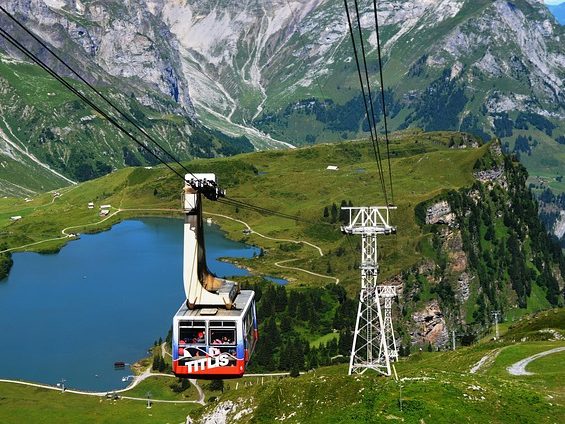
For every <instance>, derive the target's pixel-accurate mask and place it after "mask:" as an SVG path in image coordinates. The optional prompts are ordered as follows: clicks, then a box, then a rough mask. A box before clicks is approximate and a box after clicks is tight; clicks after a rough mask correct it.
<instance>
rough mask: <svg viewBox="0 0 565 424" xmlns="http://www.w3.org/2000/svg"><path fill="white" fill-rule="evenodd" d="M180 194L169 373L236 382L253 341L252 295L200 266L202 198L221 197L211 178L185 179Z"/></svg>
mask: <svg viewBox="0 0 565 424" xmlns="http://www.w3.org/2000/svg"><path fill="white" fill-rule="evenodd" d="M185 181H186V182H185V187H184V195H183V208H184V213H185V221H184V255H183V256H184V261H183V280H184V290H185V294H186V300H185V301H183V303H182V305H181V307H180V308H179V310H178V311H177V313H176V314H175V316H174V318H173V346H172V349H173V355H172V356H173V372H174V373H175V375H176V376H178V377H189V378H203V379H206V378H208V379H215V378H236V377H241V376H243V374H244V373H245V367H246V365H247V363H248V362H249V359H250V358H251V355H252V353H253V350H254V348H255V344H256V343H257V339H258V337H259V334H258V327H257V316H256V310H255V293H254V292H253V291H252V290H240V288H239V285H238V284H237V283H236V282H234V281H230V280H226V279H223V278H218V277H216V276H215V275H213V274H212V273H211V272H210V271H209V270H208V266H207V264H206V249H205V245H204V226H203V224H202V194H204V195H205V196H206V197H208V198H210V199H212V200H216V199H217V198H218V197H219V196H221V195H222V192H221V190H219V189H218V186H217V184H216V176H215V175H214V174H195V175H192V174H191V175H186V177H185Z"/></svg>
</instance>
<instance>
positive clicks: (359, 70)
mask: <svg viewBox="0 0 565 424" xmlns="http://www.w3.org/2000/svg"><path fill="white" fill-rule="evenodd" d="M343 2H344V4H345V12H346V14H347V23H348V26H349V34H350V36H351V43H352V44H353V53H354V54H355V63H356V64H357V75H358V77H359V84H360V85H361V93H362V95H363V103H364V105H365V113H366V114H367V119H369V116H370V115H369V107H368V106H367V97H366V96H365V86H364V84H363V77H362V76H361V66H360V65H359V55H358V52H357V45H356V43H355V36H354V34H353V26H352V24H351V15H350V13H349V7H348V5H347V0H343ZM369 130H370V132H371V141H372V142H373V152H374V154H375V159H376V161H377V168H378V171H379V175H382V171H381V169H380V167H379V163H380V162H379V156H378V153H377V148H376V143H375V138H374V135H373V130H372V127H371V123H370V121H369ZM385 201H386V192H385Z"/></svg>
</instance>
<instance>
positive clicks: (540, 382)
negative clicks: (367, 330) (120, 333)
mask: <svg viewBox="0 0 565 424" xmlns="http://www.w3.org/2000/svg"><path fill="white" fill-rule="evenodd" d="M564 318H565V310H563V309H557V310H552V311H545V312H542V313H539V314H536V315H534V316H530V315H529V316H527V317H524V318H523V319H522V320H520V321H519V322H517V323H514V324H513V325H512V326H510V328H509V329H508V332H507V333H506V335H505V336H504V337H503V338H502V340H500V341H497V342H484V343H480V344H477V345H475V346H471V347H465V348H460V349H457V350H456V351H453V352H452V351H445V352H420V353H417V354H413V355H412V356H410V357H409V358H401V360H400V362H398V363H397V364H396V369H397V372H398V375H399V377H400V381H399V382H397V381H395V380H394V379H392V378H385V377H379V376H377V375H376V374H374V373H370V372H368V373H366V374H364V375H356V376H353V377H349V376H347V366H345V365H336V366H330V367H324V368H320V369H317V370H315V371H311V372H308V373H306V374H304V375H302V376H300V377H298V378H290V377H283V378H281V377H265V378H262V377H247V378H243V379H240V380H231V381H226V382H225V391H224V393H222V392H218V391H215V392H214V391H210V390H209V389H208V383H207V382H201V383H200V385H201V387H203V388H204V390H205V392H206V399H207V405H206V406H205V407H203V406H200V405H198V404H167V403H153V406H152V408H151V409H147V408H146V404H145V402H143V401H130V400H125V399H121V400H116V401H114V400H107V399H101V398H97V397H90V396H84V395H74V394H70V393H64V394H61V393H60V392H58V391H50V390H44V389H36V388H32V387H24V386H20V385H16V384H6V383H2V384H0V422H7V423H12V422H18V423H43V422H45V423H51V422H57V423H75V422H96V423H130V422H131V423H134V422H135V423H146V422H147V423H153V422H158V423H184V422H185V421H186V417H187V415H190V416H191V417H192V418H193V419H197V418H199V417H202V416H203V415H205V414H209V413H210V412H212V411H214V410H221V409H226V408H227V409H228V410H230V408H233V407H230V406H229V405H230V404H228V403H226V401H230V402H233V405H235V409H231V412H229V413H228V417H229V418H231V419H232V420H233V418H234V416H235V415H236V414H238V413H239V414H240V415H239V417H240V419H239V420H238V422H243V423H247V422H253V423H272V422H277V421H281V420H282V421H285V422H289V423H298V422H302V423H384V422H394V421H402V422H406V423H418V424H420V423H422V422H423V423H467V422H469V423H487V422H488V423H505V424H508V423H559V422H562V418H563V416H564V414H565V407H564V405H565V385H564V384H563V379H564V377H565V369H564V368H563V366H562V364H563V358H564V353H563V352H561V353H557V354H553V355H550V356H546V357H544V358H540V359H538V360H536V361H534V362H532V363H531V364H530V365H529V366H528V368H527V370H528V371H530V372H534V373H535V374H534V375H531V376H511V375H509V374H508V373H507V371H506V367H507V366H509V365H510V364H512V363H514V362H516V361H518V360H521V359H524V358H526V357H528V356H530V355H532V354H535V353H539V352H543V351H546V350H549V349H552V348H555V347H560V346H565V341H533V342H529V341H525V342H520V343H511V342H509V341H507V340H505V338H508V339H510V338H511V336H513V335H516V334H525V333H535V332H539V330H544V329H548V328H552V329H556V330H558V331H561V332H563V331H564V330H565V325H564V324H565V322H564ZM493 353H497V355H496V354H495V355H493ZM485 355H493V360H492V361H490V362H487V363H485V365H484V366H483V367H481V369H480V370H479V372H477V373H475V374H471V373H469V370H470V369H471V367H472V366H473V365H474V364H476V363H477V362H478V361H479V360H480V359H481V358H482V357H483V356H485ZM174 381H176V380H175V379H174V378H167V377H156V378H152V379H147V380H145V381H144V382H142V383H141V384H140V385H139V386H137V387H136V388H135V389H133V390H130V391H129V392H126V393H123V395H124V396H133V397H142V398H145V397H146V394H147V392H151V396H152V398H153V399H170V400H183V399H195V398H196V396H197V393H196V391H195V390H194V388H192V386H191V388H189V389H188V390H187V391H186V392H185V393H184V394H183V395H178V394H175V393H173V392H172V390H171V389H170V387H169V385H170V383H171V382H174ZM214 399H215V400H214ZM283 418H284V419H283ZM228 422H232V421H228Z"/></svg>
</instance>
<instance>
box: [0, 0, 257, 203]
mask: <svg viewBox="0 0 565 424" xmlns="http://www.w3.org/2000/svg"><path fill="white" fill-rule="evenodd" d="M2 5H3V6H4V7H6V8H7V9H8V10H9V11H10V12H11V13H13V14H14V15H15V16H17V17H18V18H19V19H22V20H23V21H25V24H26V25H27V26H28V27H30V28H31V29H32V30H33V31H34V32H35V33H36V34H38V35H39V36H40V37H41V38H42V39H43V40H45V41H46V42H47V43H48V44H50V45H51V46H52V48H54V49H55V50H56V51H57V52H58V54H60V55H61V56H62V57H63V58H64V59H65V60H66V61H67V62H68V63H69V64H70V65H71V66H73V67H74V68H75V69H78V70H79V72H80V73H81V75H82V76H83V77H84V78H86V80H88V81H89V82H90V83H93V84H94V85H96V86H97V87H98V88H99V89H100V90H101V91H102V92H103V93H104V94H105V95H106V96H107V97H109V98H110V99H111V100H112V101H113V102H114V103H115V104H117V105H118V106H119V107H120V108H121V109H122V110H124V111H126V113H128V114H129V115H130V116H132V117H133V118H134V119H135V120H136V121H137V123H138V124H139V125H141V126H142V127H143V128H145V129H146V130H147V131H148V132H149V133H151V134H152V135H153V137H154V138H157V139H158V140H159V141H160V143H161V144H162V145H163V146H165V148H167V149H168V150H169V151H170V152H171V153H172V154H173V155H174V156H176V157H179V158H181V159H182V158H190V157H211V156H218V155H220V156H221V155H230V154H234V153H239V152H244V151H251V150H253V149H254V146H253V145H252V144H251V142H250V141H249V140H248V139H247V138H246V137H239V136H237V137H230V136H227V135H225V134H223V133H221V132H219V131H217V130H214V129H207V128H205V127H203V126H202V125H201V124H200V123H199V122H198V121H197V120H196V119H195V116H194V108H193V106H192V103H191V99H190V96H189V91H188V83H187V82H186V80H185V79H184V77H183V75H182V73H179V72H177V71H176V69H177V68H180V66H181V65H180V59H179V57H178V55H177V54H176V50H175V48H174V46H173V44H174V40H173V39H172V38H171V37H168V36H167V30H166V28H165V27H164V26H163V25H162V24H160V23H159V21H156V20H154V19H152V15H151V14H149V13H146V12H145V9H143V8H140V7H137V6H136V2H132V4H131V5H130V6H129V7H128V8H127V9H126V8H124V5H123V4H122V3H121V2H105V3H103V4H102V3H97V2H89V3H86V6H85V5H83V3H81V2H63V1H45V2H43V1H23V0H22V1H10V2H2ZM66 9H70V10H72V13H71V12H67V10H66ZM0 23H1V25H2V28H3V29H6V30H7V31H9V32H10V33H11V34H13V35H15V36H16V38H18V39H19V40H20V41H21V42H22V43H23V44H24V45H26V46H28V47H29V48H30V49H31V50H32V51H33V52H35V53H36V54H38V55H39V56H40V57H41V58H42V59H43V60H45V61H46V62H47V63H48V64H49V65H51V66H53V67H54V68H55V69H56V70H57V71H58V72H59V73H60V74H62V75H63V76H66V77H69V78H73V77H74V78H76V77H75V76H74V75H72V74H71V73H70V71H68V70H67V69H66V68H65V67H64V66H63V65H62V64H61V63H59V62H57V61H56V60H55V59H54V58H53V57H52V56H51V55H50V54H48V53H47V52H46V51H45V50H44V49H42V48H41V47H40V46H39V45H38V44H37V43H36V42H35V41H34V40H33V39H31V37H29V36H27V34H25V33H24V32H23V31H22V30H21V29H19V28H18V27H17V26H16V25H15V24H14V22H13V21H11V20H10V19H9V18H8V17H7V16H6V15H4V14H3V13H1V14H0ZM124 46H127V48H124ZM69 81H72V79H69ZM72 84H74V86H75V87H76V88H78V89H79V90H80V91H82V92H83V93H86V94H87V96H88V97H90V98H95V97H96V96H95V95H94V94H93V93H92V92H91V91H90V90H89V89H88V88H87V87H86V86H85V85H84V84H82V83H79V82H76V81H74V82H72ZM0 87H1V89H0V110H1V115H2V120H1V122H0V164H1V168H0V169H1V171H0V193H2V194H4V195H24V196H26V195H30V194H32V193H34V192H38V191H45V190H50V189H53V188H57V187H61V186H63V185H66V184H69V183H73V182H76V181H84V180H87V179H91V178H94V177H97V176H100V175H103V174H106V173H108V172H110V171H112V170H113V169H117V168H121V167H123V166H131V165H153V164H155V163H156V160H155V158H154V157H153V156H152V155H151V154H150V153H148V152H146V151H145V150H144V149H143V148H141V147H140V146H138V145H137V144H136V143H134V142H133V141H132V140H130V139H129V138H127V137H126V136H125V135H123V134H122V133H120V132H119V131H118V130H117V129H115V128H114V127H112V126H111V125H109V124H108V122H106V121H105V120H104V119H103V118H102V117H101V116H99V115H98V114H97V113H96V112H95V111H94V110H92V109H91V108H90V107H88V106H86V105H84V104H83V103H81V101H80V100H78V98H76V97H74V95H72V94H70V93H69V92H67V91H66V90H65V89H64V88H63V87H62V86H61V85H59V83H58V82H56V81H55V80H54V79H53V78H51V77H50V76H48V75H47V74H46V73H45V72H43V71H42V70H40V69H39V68H38V67H37V66H32V65H29V64H28V63H26V62H24V61H23V60H22V55H21V54H20V53H19V52H17V51H16V50H15V48H14V47H12V46H11V45H10V44H8V43H7V42H6V41H5V40H4V39H1V40H0ZM95 103H97V104H98V105H100V106H101V107H102V108H103V109H104V110H106V111H112V110H111V108H110V107H109V106H107V105H106V104H104V103H103V102H101V101H99V100H98V99H97V100H96V101H95ZM112 113H113V114H114V116H117V114H116V113H115V112H113V111H112ZM125 126H126V127H127V128H128V129H130V130H131V128H132V127H131V126H130V125H129V124H127V123H126V124H125ZM138 137H141V139H142V141H143V142H145V143H147V140H146V139H144V138H143V137H142V136H140V135H139V133H138ZM153 150H154V151H155V149H153Z"/></svg>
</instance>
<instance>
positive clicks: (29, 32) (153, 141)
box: [0, 5, 196, 179]
mask: <svg viewBox="0 0 565 424" xmlns="http://www.w3.org/2000/svg"><path fill="white" fill-rule="evenodd" d="M0 10H2V12H4V13H5V14H6V15H7V16H8V17H9V18H10V19H11V20H12V21H14V22H15V23H16V24H17V25H18V26H19V27H20V28H22V29H23V30H24V31H25V32H26V33H27V34H29V35H30V36H31V37H32V38H33V39H34V40H35V41H37V42H38V43H39V44H40V45H41V46H42V47H43V48H44V49H46V50H47V51H48V52H49V53H51V54H52V55H53V57H55V58H56V59H57V60H58V61H59V62H61V63H62V64H63V65H64V66H65V67H66V68H67V69H68V70H69V71H71V72H72V73H73V74H74V75H76V76H77V78H78V79H79V80H80V81H82V82H83V83H84V84H86V85H87V86H88V87H89V88H90V89H91V90H92V91H94V92H95V93H96V94H97V95H98V96H100V97H101V98H102V99H103V100H104V101H105V102H106V103H107V104H108V105H110V106H111V107H112V108H113V109H114V110H115V111H116V112H118V113H119V114H120V115H121V116H122V117H123V118H124V119H125V120H126V121H128V122H129V123H130V124H132V125H133V126H134V127H135V128H137V129H138V130H139V131H140V132H141V133H142V134H143V135H145V136H146V137H147V138H148V139H149V140H150V141H151V142H152V143H154V144H155V145H156V146H158V147H159V149H161V151H162V152H164V153H165V154H166V155H167V156H168V157H169V158H170V159H172V160H173V162H175V163H176V164H177V165H179V166H180V167H181V168H182V169H184V170H185V171H186V173H187V174H190V175H192V176H193V177H194V174H193V173H192V172H190V171H189V170H188V169H187V168H186V167H185V166H184V165H183V164H182V163H180V162H179V161H178V160H177V159H176V158H175V157H174V156H173V155H172V154H171V153H169V151H167V149H165V148H164V147H163V146H161V144H159V142H157V140H155V139H154V138H153V137H152V136H151V135H150V134H149V133H148V132H147V131H145V129H143V128H142V127H140V126H139V125H138V124H137V123H136V122H135V121H134V120H133V119H132V118H131V117H130V116H129V115H127V114H126V113H125V112H123V111H122V110H121V109H120V108H118V107H117V106H116V105H115V104H114V102H112V101H111V100H110V99H108V98H107V97H106V96H105V95H104V94H102V93H101V92H100V91H99V90H98V89H97V88H96V87H94V86H93V85H92V84H90V83H89V82H88V81H87V80H86V79H85V78H83V77H82V75H80V74H79V73H78V72H77V71H75V70H74V69H73V68H72V67H71V66H70V65H69V64H68V63H67V62H66V61H65V60H63V59H62V58H61V57H60V56H59V55H58V54H57V53H56V52H54V51H53V50H52V49H51V48H50V47H49V46H48V45H47V44H46V43H44V42H43V40H41V39H40V38H39V37H37V36H36V35H35V34H34V33H33V32H32V31H31V30H30V29H28V28H27V27H26V26H25V25H24V24H22V23H21V22H20V21H19V20H18V19H16V17H15V16H13V15H12V14H11V13H10V12H8V11H7V10H6V9H5V8H4V7H3V6H1V5H0ZM195 178H196V177H195ZM183 179H184V178H183Z"/></svg>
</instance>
